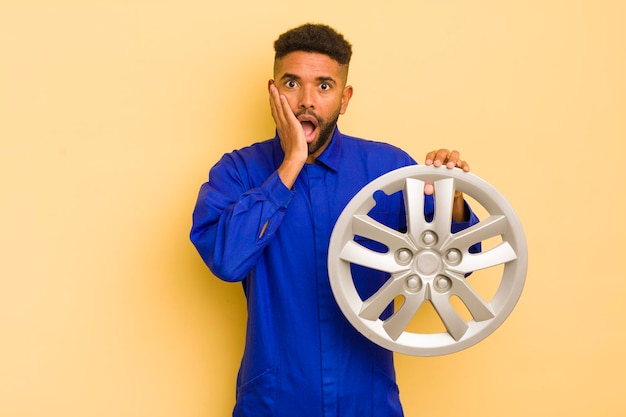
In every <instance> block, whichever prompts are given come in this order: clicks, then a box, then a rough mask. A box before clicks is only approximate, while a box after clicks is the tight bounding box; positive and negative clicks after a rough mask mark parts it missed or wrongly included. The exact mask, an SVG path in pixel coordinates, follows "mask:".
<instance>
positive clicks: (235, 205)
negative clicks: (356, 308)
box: [191, 24, 476, 417]
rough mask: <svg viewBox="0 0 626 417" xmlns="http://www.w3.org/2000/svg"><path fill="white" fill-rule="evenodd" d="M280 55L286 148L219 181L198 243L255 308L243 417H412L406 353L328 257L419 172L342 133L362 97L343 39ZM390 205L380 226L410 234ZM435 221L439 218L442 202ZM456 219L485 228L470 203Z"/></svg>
mask: <svg viewBox="0 0 626 417" xmlns="http://www.w3.org/2000/svg"><path fill="white" fill-rule="evenodd" d="M274 47H275V51H276V56H275V63H274V79H273V80H270V81H269V83H268V90H269V101H270V108H271V112H272V116H273V118H274V121H275V122H276V130H277V134H276V137H274V138H273V139H270V140H267V141H264V142H260V143H256V144H253V145H251V146H249V147H246V148H243V149H240V150H238V151H234V152H232V153H230V154H226V155H224V156H223V157H222V159H221V160H220V161H219V162H218V163H217V164H216V165H215V166H214V167H213V168H212V169H211V171H210V174H209V181H208V182H207V183H205V184H204V185H203V186H202V188H201V189H200V194H199V197H198V201H197V204H196V208H195V211H194V215H193V227H192V231H191V239H192V241H193V243H194V244H195V245H196V248H197V249H198V251H199V253H200V255H201V256H202V258H203V259H204V261H205V262H206V264H207V265H208V266H209V268H210V269H211V271H213V273H214V274H215V275H216V276H218V277H219V278H221V279H223V280H226V281H238V282H242V285H243V289H244V292H245V295H246V298H247V308H248V323H247V333H246V345H245V351H244V355H243V359H242V363H241V368H240V371H239V375H238V378H237V400H236V405H235V409H234V412H233V415H234V416H236V417H239V416H254V417H265V416H268V417H269V416H272V417H275V416H280V417H283V416H284V417H296V416H297V417H308V416H311V417H318V416H324V417H339V416H341V417H351V416H354V417H357V416H358V417H366V416H372V417H395V416H401V415H402V407H401V405H400V400H399V393H398V387H397V385H396V382H395V371H394V366H393V354H392V353H391V352H389V351H387V350H385V349H383V348H381V347H379V346H377V345H375V344H373V343H372V342H370V341H369V340H367V339H366V338H365V337H363V336H362V335H360V334H359V333H358V332H357V331H356V330H355V329H353V328H352V327H351V326H350V324H349V323H348V321H347V320H346V319H345V318H344V317H343V315H342V314H341V311H340V310H339V308H338V306H337V304H336V303H335V301H334V298H333V295H332V292H331V289H330V284H329V280H328V271H327V258H328V244H329V240H330V234H331V231H332V229H333V226H334V224H335V222H336V220H337V218H338V217H339V214H340V213H341V211H342V210H343V208H344V207H345V205H346V204H347V203H348V201H349V200H350V199H351V198H352V197H353V196H354V195H355V194H356V193H357V192H358V191H359V190H360V189H361V188H362V187H363V186H365V185H366V184H367V183H369V182H370V181H372V180H373V179H375V178H377V177H379V176H380V175H382V174H385V173H387V172H389V171H392V170H394V169H396V168H400V167H403V166H407V165H412V164H415V163H416V162H415V161H414V160H413V159H412V158H411V157H410V156H409V155H408V154H406V153H405V152H404V151H402V150H400V149H398V148H396V147H393V146H391V145H388V144H385V143H380V142H373V141H366V140H363V139H358V138H353V137H349V136H346V135H343V134H342V133H340V132H339V130H338V128H337V127H336V123H337V120H338V118H339V115H341V114H343V113H345V111H346V109H347V107H348V103H349V101H350V98H351V97H352V91H353V88H352V87H351V86H349V85H347V76H348V66H349V61H350V57H351V53H352V51H351V46H350V44H349V43H348V42H347V41H346V40H345V39H344V38H343V36H342V35H340V34H339V33H337V32H336V31H335V30H333V29H332V28H330V27H328V26H325V25H311V24H307V25H303V26H300V27H298V28H295V29H292V30H290V31H288V32H286V33H284V34H283V35H281V36H280V37H279V38H278V40H277V41H276V42H275V44H274ZM426 163H427V164H434V165H436V166H441V165H446V166H447V167H448V168H450V169H452V168H455V167H458V168H461V169H463V170H466V171H468V170H469V166H468V164H467V163H466V162H465V161H463V160H461V159H460V156H459V153H458V152H456V151H452V152H449V151H447V150H445V149H443V150H439V151H434V152H430V153H429V154H428V155H427V157H426ZM425 192H426V193H427V194H431V193H432V187H431V188H429V189H426V190H425ZM380 205H381V207H380V210H377V209H378V205H377V207H375V211H377V213H374V214H373V216H375V217H376V218H377V219H379V220H380V221H383V222H385V223H386V224H393V225H394V227H398V228H399V229H401V228H403V227H404V226H403V225H402V223H401V222H402V218H403V216H402V215H401V213H402V211H403V210H404V208H403V206H402V204H401V202H400V201H399V200H398V199H397V198H390V199H389V201H386V202H381V204H380ZM427 210H429V211H430V212H431V213H430V214H432V198H430V199H429V206H428V208H427ZM453 220H454V222H453V226H452V227H453V229H462V228H465V227H468V226H469V225H470V224H472V223H473V222H475V221H476V219H475V217H474V216H473V214H472V213H471V211H470V210H469V208H468V207H467V205H466V204H465V203H464V201H463V196H462V194H461V193H456V194H455V202H454V210H453ZM355 274H356V275H358V276H360V278H359V280H360V281H361V282H365V284H364V285H365V286H367V285H370V286H371V285H372V283H374V284H375V285H374V286H378V287H380V285H382V283H383V282H384V280H385V277H384V276H382V275H381V273H380V272H378V271H364V270H363V271H359V270H357V271H356V272H355ZM356 280H357V278H355V282H356ZM364 291H371V290H368V289H365V290H364Z"/></svg>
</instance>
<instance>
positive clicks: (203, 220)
mask: <svg viewBox="0 0 626 417" xmlns="http://www.w3.org/2000/svg"><path fill="white" fill-rule="evenodd" d="M233 187H236V184H234V183H232V184H226V183H220V184H212V183H211V182H208V183H206V184H204V185H203V186H202V188H201V190H200V194H199V197H198V201H197V203H196V207H195V210H194V214H193V226H192V230H191V241H192V242H193V244H194V245H195V246H196V248H197V250H198V252H199V253H200V255H201V257H202V259H203V260H204V261H205V263H206V264H207V266H208V267H209V268H210V269H211V271H212V272H213V273H214V274H215V275H216V276H218V277H219V278H221V279H223V280H226V281H239V280H242V279H243V278H244V277H245V276H246V275H247V273H248V272H249V271H250V270H251V269H252V268H253V267H254V265H255V264H256V262H257V259H258V257H259V256H260V254H261V253H262V251H263V249H264V248H265V246H266V245H267V243H268V242H269V241H270V240H271V238H272V236H273V235H274V233H275V231H276V229H277V228H278V226H279V224H280V223H281V221H282V218H283V216H284V212H285V210H286V206H287V204H288V203H289V201H290V200H291V196H292V194H291V192H290V191H289V190H288V189H287V188H286V187H285V185H284V184H283V183H282V182H281V180H280V179H279V177H278V175H276V174H274V175H272V176H271V177H270V178H268V180H267V181H266V182H265V183H264V184H263V185H262V186H260V187H257V188H253V189H250V190H247V191H244V192H241V191H240V193H241V194H240V195H238V196H237V197H233V195H230V196H229V195H227V194H226V192H221V190H231V189H232V188H233ZM228 192H230V191H228Z"/></svg>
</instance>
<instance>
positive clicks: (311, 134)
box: [299, 116, 317, 143]
mask: <svg viewBox="0 0 626 417" xmlns="http://www.w3.org/2000/svg"><path fill="white" fill-rule="evenodd" d="M299 120H300V124H301V125H302V130H303V131H304V137H305V138H306V141H307V143H311V142H313V141H314V140H315V133H316V131H317V120H315V118H313V117H310V116H309V117H306V116H305V117H300V118H299Z"/></svg>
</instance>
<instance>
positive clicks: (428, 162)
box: [424, 151, 437, 165]
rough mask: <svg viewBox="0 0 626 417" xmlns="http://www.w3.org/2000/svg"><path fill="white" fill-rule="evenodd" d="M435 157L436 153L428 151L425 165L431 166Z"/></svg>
mask: <svg viewBox="0 0 626 417" xmlns="http://www.w3.org/2000/svg"><path fill="white" fill-rule="evenodd" d="M435 155H437V151H430V152H428V153H427V154H426V158H425V161H424V162H425V164H426V165H432V164H433V162H434V160H435Z"/></svg>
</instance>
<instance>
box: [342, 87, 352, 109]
mask: <svg viewBox="0 0 626 417" xmlns="http://www.w3.org/2000/svg"><path fill="white" fill-rule="evenodd" d="M352 93H353V89H352V86H351V85H347V86H345V87H344V89H343V93H341V109H340V110H339V114H344V113H345V112H346V110H347V109H348V103H349V102H350V99H351V98H352Z"/></svg>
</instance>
